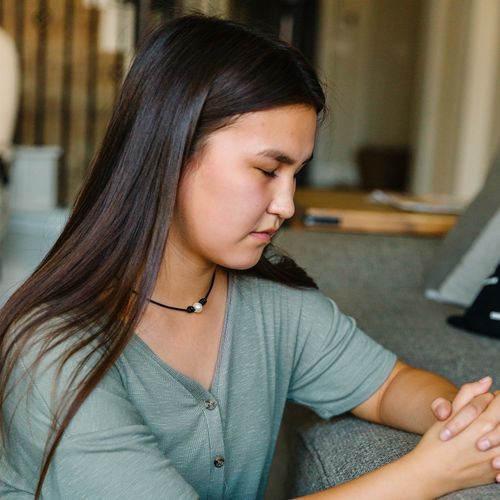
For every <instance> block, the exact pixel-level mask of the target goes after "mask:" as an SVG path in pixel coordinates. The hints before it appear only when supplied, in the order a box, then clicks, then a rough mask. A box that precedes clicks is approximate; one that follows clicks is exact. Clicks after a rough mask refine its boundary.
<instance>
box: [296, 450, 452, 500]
mask: <svg viewBox="0 0 500 500" xmlns="http://www.w3.org/2000/svg"><path fill="white" fill-rule="evenodd" d="M443 493H444V492H443V491H441V489H440V488H439V486H438V485H435V484H433V483H432V480H431V479H430V478H429V476H428V475H426V474H424V473H422V470H421V468H420V467H418V465H417V463H416V461H414V459H413V457H412V456H411V453H410V454H409V455H406V456H404V457H402V458H400V459H399V460H396V461H395V462H391V463H390V464H387V465H385V466H383V467H380V468H378V469H376V470H374V471H372V472H369V473H368V474H365V475H363V476H361V477H359V478H357V479H353V480H352V481H348V482H346V483H343V484H340V485H338V486H334V487H332V488H328V489H326V490H323V491H319V492H317V493H313V494H311V495H306V496H303V497H300V498H301V499H307V500H309V499H310V500H335V499H339V500H359V499H360V498H363V499H366V500H388V499H398V500H428V499H429V500H430V499H433V498H436V497H437V496H439V495H440V494H443Z"/></svg>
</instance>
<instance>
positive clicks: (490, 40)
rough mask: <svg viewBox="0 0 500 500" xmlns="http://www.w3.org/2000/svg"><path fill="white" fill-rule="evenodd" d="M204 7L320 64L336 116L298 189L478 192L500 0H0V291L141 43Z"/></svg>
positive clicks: (85, 163) (63, 188)
mask: <svg viewBox="0 0 500 500" xmlns="http://www.w3.org/2000/svg"><path fill="white" fill-rule="evenodd" d="M193 10H197V11H198V12H205V13H208V14H216V15H219V16H222V17H226V18H231V19H236V20H238V21H242V22H245V23H248V24H251V25H257V26H259V27H261V28H263V29H265V30H267V31H270V32H273V33H277V34H279V35H280V36H281V37H282V38H284V39H286V40H288V41H289V42H290V43H292V44H294V45H296V46H297V47H298V48H299V49H301V50H302V51H303V52H304V54H305V55H306V56H307V57H308V58H309V59H310V61H311V62H312V63H313V64H314V65H315V66H316V68H317V69H318V72H319V74H320V77H321V79H322V81H323V82H324V84H325V88H326V90H327V98H328V106H329V114H328V117H327V120H326V122H325V124H324V126H323V128H322V130H321V132H320V134H319V139H318V143H317V147H316V151H315V159H314V162H313V163H312V164H311V166H310V167H308V169H305V170H304V172H303V174H302V175H301V177H300V178H299V181H298V183H299V188H311V189H312V188H314V189H321V190H329V191H332V192H334V191H343V192H345V191H352V192H366V191H370V190H372V189H377V188H379V189H385V190H393V191H397V192H405V193H413V194H427V193H441V194H448V195H454V196H458V197H460V198H461V199H463V200H466V201H468V200H471V199H472V197H473V196H474V195H475V194H476V193H477V192H478V190H479V189H480V187H481V185H482V183H483V181H484V178H485V176H486V173H487V170H488V167H489V164H490V162H491V159H492V157H493V155H494V153H495V151H496V150H497V149H498V146H499V143H500V85H499V82H500V1H499V0H210V1H208V0H135V1H125V0H0V90H1V99H0V184H1V185H2V188H1V189H0V213H1V216H0V235H1V236H0V237H2V242H1V244H0V250H1V252H2V254H1V260H2V275H1V277H0V300H1V297H2V296H5V294H6V293H8V290H11V289H12V287H13V286H14V285H13V284H14V283H18V282H19V280H20V279H21V277H22V276H25V275H26V273H27V272H28V271H27V269H30V268H32V267H33V266H34V265H35V263H36V262H38V260H39V259H40V256H41V255H43V253H44V252H45V251H46V249H47V248H48V247H49V246H50V244H52V242H53V240H54V238H55V237H56V235H57V233H58V231H59V230H60V228H61V226H62V224H64V220H65V218H66V217H67V214H68V209H69V207H71V204H72V203H73V201H74V200H75V197H76V195H77V193H78V190H79V188H80V186H81V184H82V182H83V180H84V178H85V175H86V173H87V172H88V168H89V165H90V163H91V160H92V157H93V155H94V154H95V152H96V149H97V148H98V147H99V143H100V140H101V138H102V136H103V133H104V130H105V127H106V123H107V121H108V119H109V117H110V113H111V110H112V107H113V103H114V101H115V99H116V96H117V94H118V92H119V88H120V85H121V82H122V81H123V78H124V75H125V74H126V71H127V68H128V66H129V64H130V61H131V59H132V57H133V53H134V47H135V46H136V44H137V43H138V42H139V41H140V40H141V38H142V37H143V36H144V34H145V33H147V31H148V29H149V28H150V27H151V26H153V25H155V24H156V23H158V22H161V20H162V19H169V18H172V17H175V16H178V15H182V14H184V13H188V12H191V11H193ZM22 238H25V239H24V240H22ZM26 238H27V239H26ZM30 238H31V239H30ZM33 238H37V239H36V240H35V239H33ZM20 242H21V243H20ZM18 261H19V262H18ZM21 261H22V262H21Z"/></svg>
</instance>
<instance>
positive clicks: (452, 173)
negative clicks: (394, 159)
mask: <svg viewBox="0 0 500 500" xmlns="http://www.w3.org/2000/svg"><path fill="white" fill-rule="evenodd" d="M425 19H426V22H425V24H424V25H423V26H422V35H421V36H422V51H421V60H420V65H419V68H420V75H421V78H420V80H419V89H418V98H417V107H418V109H419V115H418V117H417V120H416V122H415V125H416V126H415V135H414V141H413V143H414V149H415V152H416V157H415V163H414V170H413V182H412V187H413V191H415V192H417V193H424V192H443V193H449V194H454V195H457V196H460V197H462V198H464V199H465V200H470V199H471V198H472V197H473V196H474V195H475V194H476V193H477V191H478V190H479V189H480V187H481V185H482V183H483V181H484V178H485V175H486V173H487V170H488V167H489V165H490V162H491V158H492V156H493V154H494V151H495V149H496V147H497V146H498V145H499V139H500V127H499V125H500V122H499V119H498V114H499V111H500V91H499V86H500V85H499V82H500V80H499V71H500V70H499V61H500V2H499V1H498V0H426V7H425Z"/></svg>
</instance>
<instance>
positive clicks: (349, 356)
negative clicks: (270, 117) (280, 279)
mask: <svg viewBox="0 0 500 500" xmlns="http://www.w3.org/2000/svg"><path fill="white" fill-rule="evenodd" d="M298 325H299V327H298V332H297V342H296V344H295V353H294V362H293V373H292V377H291V382H290V386H289V390H288V399H290V400H292V401H294V402H296V403H299V404H302V405H305V406H308V407H310V408H311V409H312V410H314V411H315V413H317V414H318V415H319V416H320V417H322V418H324V419H327V418H330V417H332V416H333V415H338V414H340V413H343V412H345V411H349V410H352V409H353V408H355V407H356V406H358V405H359V404H361V403H362V402H364V401H366V400H367V399H368V398H369V397H370V396H371V395H372V394H373V393H374V392H376V390H377V389H378V388H379V387H380V386H381V385H382V384H383V383H384V381H385V380H386V379H387V377H388V376H389V374H390V373H391V371H392V369H393V368H394V365H395V363H396V360H397V357H396V355H395V354H393V353H391V352H390V351H388V350H387V349H385V348H384V347H382V346H381V345H380V344H378V343H377V342H375V341H374V340H373V339H371V338H370V337H368V336H367V335H366V334H365V333H363V332H362V331H361V330H360V329H359V328H358V327H357V325H356V322H355V320H354V319H353V318H351V317H349V316H346V315H345V314H343V313H342V312H340V310H339V308H338V307H337V305H336V304H335V302H334V301H333V300H332V299H330V298H328V297H326V296H325V295H323V294H322V293H321V292H319V291H317V290H308V291H304V292H303V294H302V304H301V306H300V319H299V322H298Z"/></svg>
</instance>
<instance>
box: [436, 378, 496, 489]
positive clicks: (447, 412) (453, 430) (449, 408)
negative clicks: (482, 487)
mask: <svg viewBox="0 0 500 500" xmlns="http://www.w3.org/2000/svg"><path fill="white" fill-rule="evenodd" d="M492 383H493V380H492V379H491V377H484V378H483V379H481V380H479V381H477V382H471V383H468V384H464V385H463V386H462V387H461V388H460V390H459V391H458V393H457V395H456V396H455V398H454V399H453V401H448V400H447V399H445V398H443V397H439V398H437V399H435V400H434V401H433V402H432V404H431V409H432V412H433V414H434V416H435V417H436V419H437V420H439V421H441V422H446V423H445V425H444V426H443V428H442V429H441V431H440V434H439V437H440V439H441V440H442V441H448V440H450V439H452V438H453V437H454V436H456V435H457V434H459V433H460V432H462V431H463V430H464V429H466V428H467V427H468V426H469V425H470V424H471V423H472V422H474V421H475V420H476V419H477V418H478V417H480V416H481V418H482V420H483V421H484V426H483V429H484V435H482V436H481V437H479V439H477V441H476V447H477V449H478V450H481V451H487V450H489V449H491V448H493V447H496V446H499V445H500V391H495V392H494V393H491V392H489V389H490V388H491V385H492ZM492 466H493V467H494V468H495V469H498V470H499V473H498V474H497V476H496V481H497V482H500V457H496V458H494V459H493V460H492Z"/></svg>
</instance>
